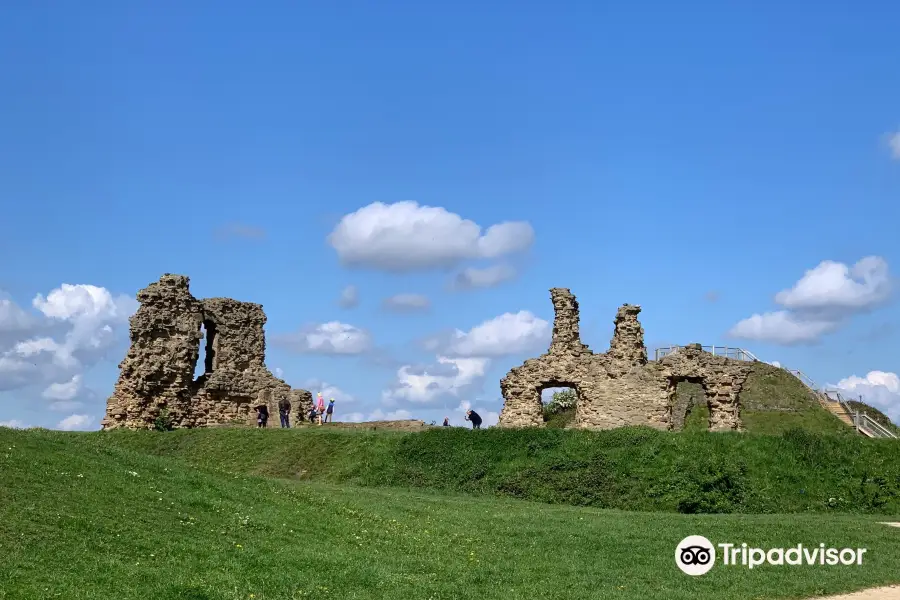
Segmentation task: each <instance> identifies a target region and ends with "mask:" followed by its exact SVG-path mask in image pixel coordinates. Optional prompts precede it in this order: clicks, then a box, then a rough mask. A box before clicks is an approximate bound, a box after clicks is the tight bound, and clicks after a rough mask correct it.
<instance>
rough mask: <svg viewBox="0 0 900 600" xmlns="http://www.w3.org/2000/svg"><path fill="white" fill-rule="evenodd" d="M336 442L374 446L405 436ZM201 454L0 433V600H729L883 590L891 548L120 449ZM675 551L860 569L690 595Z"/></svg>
mask: <svg viewBox="0 0 900 600" xmlns="http://www.w3.org/2000/svg"><path fill="white" fill-rule="evenodd" d="M188 433H193V432H188ZM203 433H208V434H219V433H223V432H203ZM224 433H227V434H229V435H230V436H234V435H237V434H244V433H253V434H259V435H257V436H256V437H255V439H256V440H257V441H258V442H261V441H262V440H266V442H268V440H270V439H271V440H275V439H278V438H279V437H280V438H281V439H280V440H279V441H280V442H281V443H284V442H285V440H286V439H288V435H290V436H292V437H293V438H295V439H301V438H310V439H311V440H312V441H314V442H316V443H319V445H322V440H323V439H327V435H326V432H313V431H308V430H307V431H301V430H294V431H290V432H256V431H251V432H244V431H241V432H224ZM282 433H283V434H287V435H281V436H279V435H277V434H282ZM328 433H331V432H328ZM462 433H468V434H469V437H470V438H474V437H475V436H478V435H479V433H473V432H462ZM484 433H486V432H480V434H481V435H483V434H484ZM566 433H567V432H566ZM267 434H276V435H274V436H271V435H267ZM345 435H347V436H349V435H356V436H358V437H361V438H364V439H365V440H366V441H365V444H372V445H377V444H379V443H383V444H384V445H385V446H390V445H392V444H395V443H396V440H397V439H398V438H403V437H404V436H402V435H401V436H397V435H391V434H386V435H383V434H378V435H377V436H376V435H372V434H365V433H361V432H353V433H352V434H351V433H348V434H345ZM418 435H420V434H409V435H407V436H406V437H407V438H408V437H415V436H418ZM206 437H207V441H209V439H212V438H215V437H218V436H215V435H214V436H206ZM226 437H227V436H226ZM379 437H381V440H380V441H379V440H378V439H377V438H379ZM141 438H144V440H149V442H145V441H143V440H141ZM235 439H236V438H232V441H234V440H235ZM247 439H250V438H247ZM110 440H112V441H113V442H115V443H113V442H111V441H110ZM202 441H203V438H202V437H189V436H179V435H178V432H174V435H172V434H169V433H151V432H141V433H139V434H128V435H125V436H114V435H109V434H104V433H83V434H78V433H61V432H47V431H14V430H9V429H3V428H0V475H2V482H3V485H2V487H0V598H3V599H15V600H30V599H39V598H40V599H45V598H65V599H67V600H70V599H71V600H78V599H91V600H102V599H106V598H109V599H116V600H128V599H132V598H140V599H142V600H143V599H146V598H153V599H154V600H175V599H179V600H185V599H190V600H220V599H223V600H224V599H228V600H232V599H234V600H236V599H246V598H253V599H257V600H275V599H278V600H281V599H289V598H290V599H293V598H402V599H408V598H424V599H428V598H433V599H457V598H497V599H516V598H522V599H528V600H532V599H534V598H559V599H575V598H612V599H616V598H621V599H626V598H627V599H632V598H644V599H647V600H653V599H657V598H658V599H663V598H665V599H685V600H688V599H690V600H697V599H706V598H708V599H713V598H716V599H723V600H728V599H742V600H743V599H747V598H803V597H806V596H810V595H813V594H820V593H826V592H827V593H831V592H838V591H845V590H853V589H859V588H863V587H868V586H873V585H880V584H887V583H891V582H897V581H900V575H898V572H897V569H896V566H897V564H900V531H897V530H895V529H893V528H889V527H885V526H883V525H879V524H878V523H877V521H878V520H880V519H878V518H875V517H873V516H853V515H839V514H808V515H790V516H786V515H754V516H749V515H703V516H700V515H679V514H666V513H655V514H652V513H636V512H624V511H616V510H601V509H595V508H589V507H575V506H566V505H547V504H539V503H533V502H527V501H521V500H514V499H507V498H491V497H471V496H463V495H460V494H456V493H443V494H438V493H437V492H433V491H410V490H400V489H387V488H362V487H354V486H336V485H332V484H326V483H315V482H307V481H285V480H276V479H269V478H264V477H255V476H249V475H241V474H238V473H230V472H227V471H228V469H234V468H235V467H240V468H241V469H243V470H245V471H246V470H266V469H265V467H260V468H257V469H250V468H249V464H250V462H252V461H254V460H258V458H259V457H258V456H252V457H247V456H246V455H242V452H243V451H244V450H245V449H246V448H245V447H242V446H236V447H235V448H234V450H233V452H234V455H233V456H232V459H231V462H230V463H229V464H227V465H219V467H227V469H223V468H219V469H214V468H213V467H214V465H213V464H212V463H214V462H215V460H214V457H212V458H210V457H207V458H206V459H204V460H201V461H199V462H200V463H201V464H202V465H203V466H198V465H197V464H196V463H195V464H189V463H188V462H186V461H185V460H182V459H180V458H173V457H171V456H168V457H167V456H151V455H148V454H146V453H145V452H144V451H143V450H141V451H139V450H137V448H143V449H144V450H146V449H147V448H148V447H150V446H153V445H156V444H161V445H168V444H170V443H171V444H174V446H172V447H175V446H181V447H182V448H183V449H184V450H186V452H184V453H183V455H182V456H183V457H184V458H190V457H191V456H193V457H194V458H198V453H199V452H203V451H204V446H203V445H202V444H201V442H202ZM262 445H263V446H266V443H262ZM126 446H132V447H133V448H132V449H129V448H127V447H126ZM209 447H210V446H206V448H209ZM170 448H171V447H170ZM360 452H362V450H360ZM242 461H246V462H244V463H243V465H241V462H242ZM691 534H700V535H705V536H706V537H707V538H709V539H711V540H713V542H714V543H718V542H719V541H735V542H738V543H740V542H747V543H749V544H751V545H757V546H760V547H774V546H789V545H796V544H797V543H804V544H807V545H817V544H818V543H820V542H824V543H826V544H828V545H834V546H836V547H845V546H848V547H865V548H867V549H868V552H867V554H866V560H865V561H864V563H863V565H861V566H836V567H821V566H820V567H809V566H795V567H772V566H768V567H759V568H757V569H754V570H752V571H751V570H748V569H746V568H734V567H719V566H717V567H715V568H714V569H713V570H712V571H711V572H710V573H709V574H707V575H704V576H702V577H697V578H691V577H688V576H687V575H684V574H682V573H681V572H680V571H679V570H678V569H677V568H676V566H675V564H674V548H675V545H676V544H677V543H678V542H679V541H680V540H681V539H682V538H684V537H686V536H687V535H691Z"/></svg>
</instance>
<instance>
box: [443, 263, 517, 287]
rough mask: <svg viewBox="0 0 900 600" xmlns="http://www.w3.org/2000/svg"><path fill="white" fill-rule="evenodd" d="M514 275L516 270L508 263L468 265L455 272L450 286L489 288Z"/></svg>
mask: <svg viewBox="0 0 900 600" xmlns="http://www.w3.org/2000/svg"><path fill="white" fill-rule="evenodd" d="M515 276H516V270H515V269H514V268H513V267H511V266H509V265H493V266H490V267H485V268H483V269H476V268H474V267H469V268H467V269H463V270H462V271H460V272H459V273H457V274H456V276H455V277H454V278H453V281H452V283H451V285H450V287H451V288H452V289H456V290H471V289H475V288H489V287H494V286H497V285H500V284H501V283H503V282H505V281H509V280H511V279H513V278H515Z"/></svg>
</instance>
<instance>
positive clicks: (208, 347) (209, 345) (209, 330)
mask: <svg viewBox="0 0 900 600" xmlns="http://www.w3.org/2000/svg"><path fill="white" fill-rule="evenodd" d="M200 333H201V334H202V336H203V337H201V338H200V354H199V358H198V359H197V365H196V366H195V367H194V379H195V380H197V379H200V378H201V377H203V376H204V375H209V374H210V373H212V372H213V369H214V366H215V364H216V363H215V359H216V347H215V342H216V324H215V323H213V322H212V321H203V323H201V324H200Z"/></svg>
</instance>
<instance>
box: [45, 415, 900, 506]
mask: <svg viewBox="0 0 900 600" xmlns="http://www.w3.org/2000/svg"><path fill="white" fill-rule="evenodd" d="M42 435H44V436H47V437H48V438H49V439H52V438H53V437H54V436H57V435H62V434H57V433H52V432H46V433H43V434H42ZM84 443H85V444H92V445H93V446H95V447H96V448H97V449H98V450H107V449H130V450H135V451H139V452H141V453H147V454H154V455H158V456H165V457H173V458H179V459H184V460H187V461H190V462H192V463H194V464H197V465H199V466H203V467H206V468H218V469H223V470H225V471H229V472H231V471H233V472H238V473H246V474H252V475H263V476H271V477H279V478H286V479H298V480H305V481H321V482H328V483H336V484H344V483H350V484H355V485H361V486H372V487H378V486H393V487H402V488H408V489H412V488H428V489H433V490H442V491H452V492H464V493H468V494H477V495H488V496H506V497H513V498H519V499H524V500H534V501H539V502H545V503H550V504H572V505H580V506H594V507H602V508H616V509H622V510H641V511H654V512H681V513H745V514H746V513H804V512H841V513H870V514H900V443H897V441H896V440H869V439H867V438H863V437H862V436H854V435H828V434H815V433H810V432H808V431H805V430H802V429H793V430H790V431H788V432H786V433H785V434H784V435H780V436H771V435H759V434H750V433H744V434H742V433H715V434H714V433H708V432H700V433H690V432H686V433H670V432H663V431H656V430H652V429H649V428H621V429H615V430H611V431H583V430H561V429H526V430H509V429H498V428H489V429H484V430H481V431H471V430H468V429H463V428H457V427H449V428H447V427H438V428H433V429H429V430H426V431H423V432H417V433H402V432H389V431H385V432H380V431H379V432H364V431H354V430H342V429H340V428H329V427H323V428H318V427H317V428H307V429H303V430H300V429H294V430H267V431H260V430H255V429H216V430H180V431H173V432H165V433H148V432H128V431H113V432H102V433H97V434H94V435H93V436H89V437H86V438H85V442H84Z"/></svg>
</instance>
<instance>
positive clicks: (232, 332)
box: [102, 273, 312, 429]
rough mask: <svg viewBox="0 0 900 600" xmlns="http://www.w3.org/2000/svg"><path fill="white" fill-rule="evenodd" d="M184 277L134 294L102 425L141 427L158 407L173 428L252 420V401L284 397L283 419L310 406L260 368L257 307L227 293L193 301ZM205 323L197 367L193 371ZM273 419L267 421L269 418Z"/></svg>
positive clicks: (295, 417) (274, 409) (274, 415)
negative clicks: (287, 407)
mask: <svg viewBox="0 0 900 600" xmlns="http://www.w3.org/2000/svg"><path fill="white" fill-rule="evenodd" d="M189 282H190V280H189V278H187V277H185V276H183V275H172V274H168V273H167V274H165V275H163V276H162V277H161V278H160V280H159V281H158V282H156V283H151V284H150V285H149V286H147V287H146V288H144V289H142V290H141V291H139V292H138V294H137V299H138V301H139V302H140V308H138V310H137V312H136V313H135V314H134V316H132V317H131V320H130V325H131V332H130V335H131V346H130V347H129V348H128V354H127V355H126V356H125V359H124V360H123V361H122V362H121V363H120V364H119V370H120V372H119V379H118V381H117V382H116V387H115V389H114V390H113V394H112V396H111V397H110V398H109V400H108V401H107V406H106V417H105V418H104V419H103V422H102V426H103V429H116V428H122V427H124V428H129V429H148V428H152V427H153V426H154V423H155V421H156V419H157V417H158V416H160V415H161V413H162V411H163V410H164V409H165V410H166V411H167V413H168V414H167V416H168V418H169V419H170V423H171V425H172V426H173V427H175V428H187V427H213V426H222V425H252V426H255V425H256V410H255V409H256V407H257V406H259V405H260V404H265V405H267V406H268V407H269V415H270V417H269V419H270V426H271V425H272V424H274V426H275V427H278V402H279V400H281V399H282V398H288V399H289V400H290V402H291V422H292V423H297V422H299V421H301V420H302V418H303V417H304V416H305V415H306V413H307V412H308V411H309V409H310V407H311V406H312V394H310V393H309V392H308V391H306V390H300V389H297V390H292V389H291V387H290V386H289V385H288V384H287V383H285V382H284V381H282V380H281V379H279V378H277V377H275V375H273V374H272V373H271V372H270V371H269V370H268V369H267V368H266V364H265V360H266V336H265V332H264V330H263V326H264V325H265V323H266V314H265V313H264V312H263V307H262V306H261V305H259V304H253V303H251V302H240V301H238V300H232V299H231V298H207V299H204V300H198V299H196V298H194V297H193V296H192V295H191V293H190V290H189V289H188V284H189ZM202 329H205V330H206V346H205V349H206V358H205V361H204V373H203V375H201V376H200V377H198V378H196V379H195V378H194V373H195V371H196V367H197V362H198V360H199V357H200V342H201V340H202V339H203V333H202ZM273 422H274V423H273Z"/></svg>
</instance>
